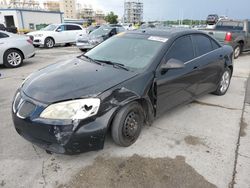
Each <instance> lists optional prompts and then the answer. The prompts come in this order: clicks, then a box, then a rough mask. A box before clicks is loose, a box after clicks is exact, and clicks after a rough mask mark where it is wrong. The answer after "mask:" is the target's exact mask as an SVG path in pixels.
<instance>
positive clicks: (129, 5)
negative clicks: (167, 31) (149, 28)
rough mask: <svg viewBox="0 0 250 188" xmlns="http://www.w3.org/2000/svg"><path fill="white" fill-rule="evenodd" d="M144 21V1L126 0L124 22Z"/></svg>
mask: <svg viewBox="0 0 250 188" xmlns="http://www.w3.org/2000/svg"><path fill="white" fill-rule="evenodd" d="M142 21H143V3H142V2H141V1H140V0H125V2H124V22H125V23H140V22H142Z"/></svg>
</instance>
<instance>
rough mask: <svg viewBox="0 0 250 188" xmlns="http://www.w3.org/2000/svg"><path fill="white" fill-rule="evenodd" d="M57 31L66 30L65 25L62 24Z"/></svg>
mask: <svg viewBox="0 0 250 188" xmlns="http://www.w3.org/2000/svg"><path fill="white" fill-rule="evenodd" d="M56 31H65V25H60V26H59V27H58V28H57V29H56Z"/></svg>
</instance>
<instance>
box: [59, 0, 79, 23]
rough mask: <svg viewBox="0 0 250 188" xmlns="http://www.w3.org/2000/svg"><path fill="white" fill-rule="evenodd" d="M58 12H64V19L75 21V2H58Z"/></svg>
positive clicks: (73, 0) (67, 0) (62, 0)
mask: <svg viewBox="0 0 250 188" xmlns="http://www.w3.org/2000/svg"><path fill="white" fill-rule="evenodd" d="M60 10H61V11H62V12H64V16H65V18H70V19H76V2H75V0H60Z"/></svg>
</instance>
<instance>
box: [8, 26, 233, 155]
mask: <svg viewBox="0 0 250 188" xmlns="http://www.w3.org/2000/svg"><path fill="white" fill-rule="evenodd" d="M232 57H233V49H232V48H231V47H230V46H221V45H220V44H219V43H218V42H217V41H216V40H215V39H213V38H212V37H210V36H209V35H207V34H205V33H203V32H200V31H195V30H179V29H171V30H150V29H149V30H138V31H131V32H126V33H122V34H119V35H116V36H114V37H112V38H110V39H108V40H107V41H105V42H103V43H101V44H100V45H98V46H97V47H95V48H94V49H92V50H90V51H89V52H87V53H86V54H82V55H80V56H78V57H76V58H74V59H70V60H67V61H64V62H59V63H57V64H53V65H50V66H48V67H46V68H44V69H41V70H39V71H38V72H35V73H33V74H32V75H30V76H29V77H28V78H27V79H26V80H25V81H24V83H23V84H22V85H21V87H20V88H19V89H18V90H17V92H16V94H15V97H14V100H13V105H12V117H13V121H14V125H15V129H16V131H17V132H18V133H19V134H20V135H21V136H23V137H24V138H25V139H27V140H29V141H30V142H32V143H34V144H36V145H38V146H40V147H42V148H44V149H45V150H46V151H50V152H55V153H64V154H77V153H81V152H87V151H93V150H99V149H102V148H103V146H104V140H105V136H106V134H107V132H108V131H109V130H110V131H111V136H112V138H113V140H114V142H115V143H116V144H118V145H120V146H124V147H126V146H130V145H131V144H133V143H134V142H135V141H136V140H137V139H138V137H139V135H140V132H141V129H142V127H143V125H150V124H152V122H153V120H154V119H155V118H156V117H158V116H159V115H161V114H162V113H164V112H166V111H168V110H170V109H172V108H174V107H176V106H178V105H181V104H185V103H188V102H191V101H193V100H195V99H196V98H197V97H200V96H202V95H204V94H207V93H214V94H216V95H224V94H225V93H226V92H227V90H228V88H229V85H230V80H231V76H232V73H233V63H232Z"/></svg>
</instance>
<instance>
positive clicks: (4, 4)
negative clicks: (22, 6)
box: [0, 0, 8, 8]
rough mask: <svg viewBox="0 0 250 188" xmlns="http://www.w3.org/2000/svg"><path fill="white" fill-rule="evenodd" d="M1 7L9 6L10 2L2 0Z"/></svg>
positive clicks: (0, 1)
mask: <svg viewBox="0 0 250 188" xmlns="http://www.w3.org/2000/svg"><path fill="white" fill-rule="evenodd" d="M0 8H8V4H7V1H6V0H0Z"/></svg>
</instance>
